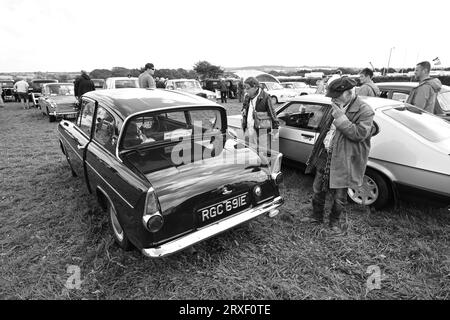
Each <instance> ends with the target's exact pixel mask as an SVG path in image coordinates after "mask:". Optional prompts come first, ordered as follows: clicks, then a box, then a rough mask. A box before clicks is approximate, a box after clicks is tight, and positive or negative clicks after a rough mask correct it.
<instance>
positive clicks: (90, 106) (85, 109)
mask: <svg viewBox="0 0 450 320" xmlns="http://www.w3.org/2000/svg"><path fill="white" fill-rule="evenodd" d="M94 110H95V103H94V102H93V101H89V100H82V103H81V113H80V115H79V118H78V121H77V125H78V126H79V127H80V129H81V131H83V132H84V133H85V134H86V135H87V136H90V135H91V127H92V118H93V117H94Z"/></svg>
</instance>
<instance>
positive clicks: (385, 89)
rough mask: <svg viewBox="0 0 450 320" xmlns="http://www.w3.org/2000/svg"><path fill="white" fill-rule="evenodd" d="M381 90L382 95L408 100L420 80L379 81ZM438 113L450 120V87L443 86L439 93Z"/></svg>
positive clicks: (398, 99) (437, 101)
mask: <svg viewBox="0 0 450 320" xmlns="http://www.w3.org/2000/svg"><path fill="white" fill-rule="evenodd" d="M376 85H377V86H378V88H379V89H380V91H381V94H380V97H382V98H388V99H393V100H397V101H402V102H406V100H407V99H408V97H409V94H410V93H411V91H412V89H414V88H415V87H417V86H418V85H419V83H418V82H379V83H376ZM435 113H436V115H438V116H440V117H442V118H444V119H445V120H447V121H450V87H449V86H442V88H441V90H440V91H439V93H438V94H437V97H436V104H435Z"/></svg>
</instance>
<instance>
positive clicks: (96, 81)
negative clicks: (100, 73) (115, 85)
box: [92, 80, 105, 88]
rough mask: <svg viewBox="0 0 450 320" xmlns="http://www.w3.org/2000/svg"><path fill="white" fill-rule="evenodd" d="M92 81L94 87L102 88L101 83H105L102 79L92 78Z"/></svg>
mask: <svg viewBox="0 0 450 320" xmlns="http://www.w3.org/2000/svg"><path fill="white" fill-rule="evenodd" d="M92 82H93V83H94V86H95V87H96V88H103V84H104V83H105V81H103V80H92Z"/></svg>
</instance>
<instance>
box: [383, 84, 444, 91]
mask: <svg viewBox="0 0 450 320" xmlns="http://www.w3.org/2000/svg"><path fill="white" fill-rule="evenodd" d="M375 84H376V85H377V86H378V88H384V89H387V88H389V89H413V88H415V87H417V86H418V85H419V83H418V82H378V83H375ZM447 91H450V86H446V85H443V86H442V89H441V90H440V92H447Z"/></svg>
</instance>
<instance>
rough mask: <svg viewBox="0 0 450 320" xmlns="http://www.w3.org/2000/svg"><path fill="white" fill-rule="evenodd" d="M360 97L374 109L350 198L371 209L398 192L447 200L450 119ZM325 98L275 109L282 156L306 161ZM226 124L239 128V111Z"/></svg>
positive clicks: (447, 202)
mask: <svg viewBox="0 0 450 320" xmlns="http://www.w3.org/2000/svg"><path fill="white" fill-rule="evenodd" d="M363 99H364V100H365V101H366V102H367V103H368V104H369V105H370V106H372V108H373V109H374V111H375V117H374V127H375V129H376V130H375V133H374V135H373V137H372V140H371V144H372V146H371V150H370V154H369V162H368V164H367V170H366V173H365V176H364V184H363V186H362V187H361V188H359V189H357V190H355V189H349V190H348V195H349V198H350V199H351V200H352V201H354V202H355V203H359V204H366V205H372V206H374V207H375V208H383V207H385V206H386V205H388V204H389V203H390V202H391V200H396V199H398V198H400V197H403V196H413V197H415V198H416V199H422V198H429V199H433V200H437V201H438V202H441V203H443V204H445V205H450V165H449V164H450V123H448V122H446V121H444V120H443V119H442V118H440V117H437V116H435V115H432V114H430V113H428V112H425V111H423V110H421V109H418V108H416V107H414V106H412V105H409V104H406V103H403V102H399V101H395V100H390V99H381V98H373V97H371V98H369V97H363ZM330 103H331V100H330V98H327V97H325V96H323V95H305V96H301V97H297V98H295V99H294V100H293V101H290V102H288V103H286V104H283V105H282V106H280V107H279V108H278V109H277V110H276V114H277V117H278V119H279V120H280V133H279V137H280V141H279V142H280V144H279V149H280V152H281V153H283V155H284V157H285V158H287V159H291V160H294V161H297V162H300V163H303V164H304V163H306V161H307V160H308V157H309V155H310V154H311V151H312V148H313V146H314V143H315V141H316V140H317V138H318V136H319V131H320V128H321V126H322V125H323V115H324V112H325V110H326V109H328V108H330V107H331V105H330ZM228 124H229V127H231V128H233V129H234V130H235V131H237V132H239V131H238V130H240V129H239V128H240V116H230V117H228ZM239 135H240V136H242V132H239ZM349 161H351V159H349Z"/></svg>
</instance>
